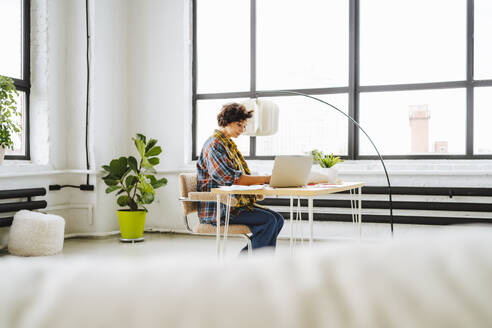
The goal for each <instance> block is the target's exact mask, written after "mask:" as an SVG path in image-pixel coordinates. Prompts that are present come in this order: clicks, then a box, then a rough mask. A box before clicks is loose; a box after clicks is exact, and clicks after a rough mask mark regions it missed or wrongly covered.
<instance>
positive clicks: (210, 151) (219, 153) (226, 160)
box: [196, 135, 243, 223]
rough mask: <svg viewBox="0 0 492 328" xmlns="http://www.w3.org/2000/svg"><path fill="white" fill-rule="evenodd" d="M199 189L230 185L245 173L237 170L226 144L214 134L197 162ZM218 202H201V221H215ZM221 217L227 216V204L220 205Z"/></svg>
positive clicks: (205, 189)
mask: <svg viewBox="0 0 492 328" xmlns="http://www.w3.org/2000/svg"><path fill="white" fill-rule="evenodd" d="M196 168H197V171H198V175H197V191H210V190H212V188H218V187H219V186H230V185H232V184H234V183H237V180H239V178H240V177H241V175H243V172H242V171H241V170H236V169H235V168H234V164H233V163H232V161H231V159H230V157H229V155H228V154H227V150H226V148H225V146H224V145H223V144H222V142H221V141H220V139H219V138H217V137H216V136H214V135H212V136H211V137H210V138H208V139H207V141H205V144H204V145H203V148H202V153H201V154H200V157H199V158H198V161H197V163H196ZM216 210H217V203H215V202H199V203H198V217H199V218H200V222H201V223H215V220H216V212H217V211H216ZM220 214H221V217H222V218H224V216H225V205H224V204H221V207H220Z"/></svg>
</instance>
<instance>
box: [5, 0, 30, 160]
mask: <svg viewBox="0 0 492 328" xmlns="http://www.w3.org/2000/svg"><path fill="white" fill-rule="evenodd" d="M29 17H30V10H29V0H0V40H2V51H0V75H4V76H8V77H10V78H12V79H13V80H14V84H15V87H16V88H17V91H18V92H19V97H18V98H17V104H18V108H19V109H20V112H21V113H22V116H21V118H20V120H21V121H20V122H19V123H21V124H22V131H21V132H20V133H19V134H18V135H15V136H13V137H14V138H13V139H14V150H7V152H6V157H5V158H6V159H29V158H30V155H29V91H30V65H29V61H30V54H29V35H30V22H29V20H30V18H29Z"/></svg>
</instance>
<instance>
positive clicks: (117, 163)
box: [109, 157, 128, 179]
mask: <svg viewBox="0 0 492 328" xmlns="http://www.w3.org/2000/svg"><path fill="white" fill-rule="evenodd" d="M127 165H128V160H127V159H126V157H120V158H119V159H113V160H112V161H111V163H109V168H110V169H111V174H112V175H114V176H116V177H118V179H121V178H122V177H123V175H124V174H125V172H126V171H127Z"/></svg>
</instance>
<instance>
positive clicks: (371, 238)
mask: <svg viewBox="0 0 492 328" xmlns="http://www.w3.org/2000/svg"><path fill="white" fill-rule="evenodd" d="M438 229H440V227H437V226H413V225H395V233H394V237H393V238H400V237H401V236H408V235H411V234H419V233H422V232H428V231H432V230H438ZM314 231H315V233H314V236H315V240H314V243H313V247H326V246H329V245H330V244H340V243H350V242H359V237H358V236H359V234H358V231H357V230H354V227H353V226H352V224H351V223H343V222H315V229H314ZM289 233H290V225H289V221H286V223H285V226H284V229H283V230H282V232H281V234H280V236H279V240H278V244H277V249H276V251H275V252H276V254H279V255H288V254H290V241H289ZM296 235H302V236H303V237H304V242H303V243H302V244H301V242H300V241H297V244H296V245H297V246H296V249H301V248H305V247H308V245H309V241H308V240H307V237H308V226H307V225H306V224H304V227H303V229H302V232H301V230H300V229H298V230H297V233H296ZM144 237H145V241H144V242H141V243H134V244H132V243H121V242H120V241H119V236H117V235H113V236H109V237H84V238H68V239H66V240H65V242H64V247H63V252H62V253H61V254H58V255H55V257H57V258H68V257H75V256H89V257H115V256H123V257H130V258H132V257H141V256H144V255H156V254H158V255H162V256H179V257H181V256H183V257H187V256H190V257H197V256H199V257H210V258H215V255H216V248H215V247H216V244H215V236H198V235H189V234H184V233H159V232H148V233H145V236H144ZM390 238H391V234H390V226H389V225H388V224H371V223H364V224H363V226H362V238H361V240H360V241H361V242H370V243H373V242H380V241H385V240H388V239H390ZM244 245H245V241H244V238H241V237H231V236H229V238H228V242H227V252H226V257H228V258H231V257H237V256H238V254H239V251H240V250H241V248H242V247H244ZM4 256H7V257H8V256H11V255H9V254H8V252H7V250H5V249H4V250H2V251H0V257H4Z"/></svg>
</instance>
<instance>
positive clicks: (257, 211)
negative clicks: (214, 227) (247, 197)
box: [230, 207, 284, 251]
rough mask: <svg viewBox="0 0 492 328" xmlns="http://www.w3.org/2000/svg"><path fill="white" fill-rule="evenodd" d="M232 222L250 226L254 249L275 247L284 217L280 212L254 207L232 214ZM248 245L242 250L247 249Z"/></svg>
mask: <svg viewBox="0 0 492 328" xmlns="http://www.w3.org/2000/svg"><path fill="white" fill-rule="evenodd" d="M230 222H231V224H244V225H246V226H248V227H249V229H250V230H251V233H252V234H253V235H252V236H251V244H252V246H253V249H255V248H260V247H266V246H270V247H275V246H276V245H277V236H278V234H279V233H280V230H282V227H283V225H284V218H283V217H282V215H280V214H279V213H277V212H275V211H272V210H270V209H266V208H259V207H254V208H253V210H252V211H248V210H241V212H240V213H239V214H238V215H236V216H232V215H231V221H230ZM247 249H248V246H246V247H244V248H243V249H242V251H246V250H247Z"/></svg>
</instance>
